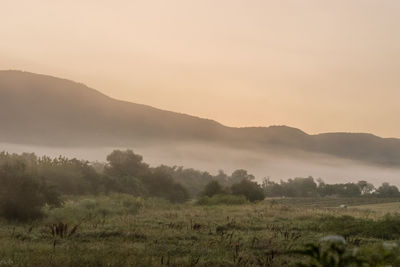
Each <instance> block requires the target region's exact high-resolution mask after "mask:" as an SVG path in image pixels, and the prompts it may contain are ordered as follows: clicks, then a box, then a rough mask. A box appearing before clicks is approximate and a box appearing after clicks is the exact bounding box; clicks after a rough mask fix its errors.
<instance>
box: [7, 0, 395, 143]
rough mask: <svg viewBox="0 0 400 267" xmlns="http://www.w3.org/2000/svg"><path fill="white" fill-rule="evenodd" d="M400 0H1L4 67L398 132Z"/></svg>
mask: <svg viewBox="0 0 400 267" xmlns="http://www.w3.org/2000/svg"><path fill="white" fill-rule="evenodd" d="M399 14H400V1H398V0H375V1H372V0H335V1H330V0H329V1H328V0H307V1H304V0H292V1H289V0H275V1H268V0H242V1H239V0H196V1H195V0H158V1H156V0H142V1H136V0H80V1H75V0H56V1H55V0H36V1H32V0H26V1H21V0H1V1H0V69H19V70H26V71H30V72H36V73H43V74H49V75H53V76H59V77H62V78H67V79H72V80H75V81H78V82H82V83H85V84H86V85H88V86H90V87H93V88H95V89H98V90H100V91H101V92H103V93H105V94H107V95H110V96H112V97H115V98H118V99H124V100H128V101H132V102H137V103H142V104H148V105H152V106H155V107H158V108H162V109H168V110H173V111H178V112H183V113H188V114H192V115H196V116H200V117H207V118H211V119H215V120H218V121H220V122H222V123H224V124H226V125H230V126H268V125H283V124H284V125H289V126H294V127H298V128H301V129H303V130H305V131H306V132H308V133H319V132H330V131H353V132H372V133H375V134H378V135H381V136H385V137H400V119H399V114H400V18H399Z"/></svg>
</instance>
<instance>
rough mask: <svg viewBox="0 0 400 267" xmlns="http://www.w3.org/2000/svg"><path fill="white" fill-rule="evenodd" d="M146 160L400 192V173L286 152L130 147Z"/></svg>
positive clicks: (89, 154) (85, 155)
mask: <svg viewBox="0 0 400 267" xmlns="http://www.w3.org/2000/svg"><path fill="white" fill-rule="evenodd" d="M128 148H129V149H132V150H133V151H134V152H135V153H137V154H140V155H142V156H143V158H144V161H145V162H147V163H149V164H150V165H151V166H158V165H160V164H165V165H169V166H175V165H176V166H184V167H185V168H194V169H198V170H202V171H208V172H210V173H212V174H216V173H217V172H218V171H219V170H223V171H225V172H226V173H228V174H229V173H231V172H232V171H234V170H236V169H246V170H248V171H249V172H250V173H252V174H254V175H255V176H256V178H257V180H259V181H261V180H262V179H263V178H264V177H269V178H271V179H272V180H275V181H279V180H280V179H283V180H286V179H288V178H294V177H308V176H313V177H314V178H322V179H323V180H324V181H325V182H327V183H342V182H356V181H359V180H367V181H369V182H371V183H373V184H374V185H375V186H376V185H379V184H381V183H382V182H389V183H391V184H395V185H397V186H400V181H399V179H398V178H399V177H400V169H399V168H389V167H379V166H374V165H368V164H365V163H363V162H357V161H350V160H345V159H339V158H335V157H332V156H327V155H321V154H310V153H305V152H299V151H297V152H294V151H293V152H291V153H288V152H287V151H286V152H283V151H249V150H240V149H231V148H226V147H221V146H217V145H212V144H199V143H197V144H193V143H178V144H177V143H172V144H163V145H161V144H156V145H153V146H151V145H146V147H140V146H139V147H136V148H135V147H128ZM114 149H127V148H126V147H99V148H93V147H88V148H81V147H80V148H71V147H69V148H62V147H43V146H27V145H19V144H4V143H2V144H0V151H7V152H10V153H22V152H33V153H35V154H37V155H39V156H42V155H48V156H51V157H57V156H60V155H63V156H66V157H69V158H78V159H84V160H89V161H99V162H105V161H106V157H107V155H108V154H109V153H111V152H112V151H113V150H114Z"/></svg>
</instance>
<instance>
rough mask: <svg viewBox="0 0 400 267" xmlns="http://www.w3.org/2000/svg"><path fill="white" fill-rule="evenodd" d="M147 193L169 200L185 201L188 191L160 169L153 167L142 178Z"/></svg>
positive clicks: (187, 197)
mask: <svg viewBox="0 0 400 267" xmlns="http://www.w3.org/2000/svg"><path fill="white" fill-rule="evenodd" d="M143 184H144V185H145V187H146V189H147V192H148V195H149V196H154V197H160V198H165V199H168V200H169V201H171V202H185V201H187V200H188V199H189V193H188V192H187V190H186V189H185V188H184V187H183V186H182V185H180V184H178V183H176V182H175V181H174V180H173V179H172V177H171V176H170V175H169V174H168V173H165V172H164V171H163V170H161V169H155V170H153V171H152V172H151V173H150V174H148V175H147V176H146V177H144V179H143Z"/></svg>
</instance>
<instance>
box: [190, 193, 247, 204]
mask: <svg viewBox="0 0 400 267" xmlns="http://www.w3.org/2000/svg"><path fill="white" fill-rule="evenodd" d="M246 203H248V201H247V199H246V197H245V196H235V195H229V194H221V195H214V196H212V197H208V196H204V197H202V198H200V199H199V200H198V201H197V204H198V205H205V206H212V205H221V204H223V205H243V204H246Z"/></svg>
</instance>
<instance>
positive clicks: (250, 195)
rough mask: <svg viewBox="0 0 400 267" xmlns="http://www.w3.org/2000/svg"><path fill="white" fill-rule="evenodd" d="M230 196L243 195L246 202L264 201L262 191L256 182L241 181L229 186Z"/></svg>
mask: <svg viewBox="0 0 400 267" xmlns="http://www.w3.org/2000/svg"><path fill="white" fill-rule="evenodd" d="M231 191H232V194H234V195H243V196H245V197H246V198H247V200H249V201H251V202H255V201H257V200H264V198H265V196H264V190H263V189H262V188H261V186H260V185H259V184H257V183H256V182H252V181H249V180H242V181H241V182H239V183H237V184H233V185H232V186H231Z"/></svg>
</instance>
